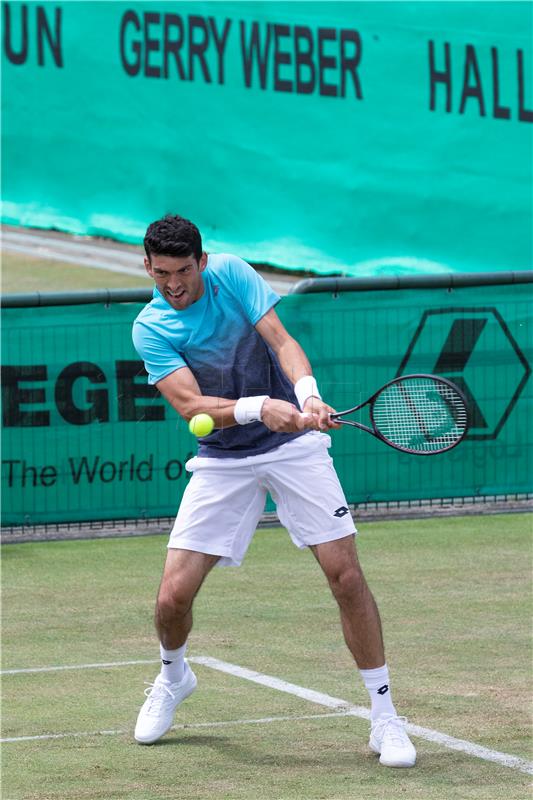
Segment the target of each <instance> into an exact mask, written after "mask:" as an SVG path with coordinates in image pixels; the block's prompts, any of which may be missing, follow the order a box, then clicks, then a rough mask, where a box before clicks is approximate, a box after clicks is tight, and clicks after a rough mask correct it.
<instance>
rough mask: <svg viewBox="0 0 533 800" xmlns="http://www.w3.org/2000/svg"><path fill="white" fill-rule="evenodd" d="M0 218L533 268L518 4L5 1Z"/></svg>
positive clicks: (526, 66)
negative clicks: (157, 224) (164, 228)
mask: <svg viewBox="0 0 533 800" xmlns="http://www.w3.org/2000/svg"><path fill="white" fill-rule="evenodd" d="M1 11H2V16H3V20H2V21H3V36H2V44H3V47H2V103H3V116H2V122H3V125H2V161H3V199H4V204H3V217H2V218H3V220H4V221H5V222H8V223H12V224H16V225H27V226H35V227H43V228H57V229H60V230H64V231H70V232H72V233H78V234H91V235H104V236H111V237H114V238H117V239H121V240H125V241H130V242H139V241H140V240H141V238H142V236H143V234H144V231H145V229H146V226H147V224H148V223H149V222H150V221H152V220H153V219H155V218H156V217H159V216H161V215H162V214H164V213H167V212H168V211H172V212H174V213H181V214H183V215H184V216H187V217H190V218H191V219H193V220H194V221H195V222H197V224H198V225H199V227H200V228H201V230H202V231H203V233H204V235H205V240H206V245H207V247H208V248H209V249H211V250H217V251H224V250H226V251H230V252H238V253H239V254H240V255H242V256H243V257H244V258H246V259H248V260H249V261H254V262H267V263H271V264H274V265H278V266H284V267H288V268H299V269H309V270H314V271H316V272H320V273H330V272H332V271H336V272H341V273H344V274H353V275H376V274H383V273H390V272H394V273H397V272H402V271H404V272H413V271H415V272H416V271H421V272H428V271H432V272H438V271H442V272H450V271H466V272H472V271H480V270H483V271H487V270H499V269H505V270H520V269H528V268H531V265H532V262H533V238H532V237H533V212H532V202H533V201H532V194H531V185H532V177H533V126H532V124H531V123H532V122H533V79H532V75H533V56H532V44H531V43H532V38H531V30H532V19H533V7H532V4H531V3H527V2H507V1H505V2H309V3H301V2H247V1H245V2H224V3H221V2H192V0H191V1H189V2H187V1H186V0H183V2H179V3H167V2H163V0H161V2H53V0H50V1H49V2H46V3H35V2H4V3H3V4H2V9H1Z"/></svg>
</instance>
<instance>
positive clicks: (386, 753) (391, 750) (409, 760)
mask: <svg viewBox="0 0 533 800" xmlns="http://www.w3.org/2000/svg"><path fill="white" fill-rule="evenodd" d="M406 722H407V720H406V719H405V717H379V718H378V719H376V720H375V721H374V722H373V723H372V728H371V730H370V741H369V743H368V746H369V747H370V749H371V750H373V751H374V753H379V754H380V759H379V763H380V764H383V766H385V767H414V765H415V762H416V750H415V748H414V745H413V743H412V742H411V740H410V739H409V737H408V735H407V733H406V732H405V723H406Z"/></svg>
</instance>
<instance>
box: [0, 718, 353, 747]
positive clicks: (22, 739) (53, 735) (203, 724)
mask: <svg viewBox="0 0 533 800" xmlns="http://www.w3.org/2000/svg"><path fill="white" fill-rule="evenodd" d="M347 716H348V712H347V711H342V710H341V711H336V712H334V713H331V714H302V715H300V716H287V717H260V718H259V719H230V720H226V721H225V722H220V721H217V722H191V723H185V724H183V725H173V726H172V727H171V729H170V730H171V731H185V730H189V728H226V727H228V726H230V725H265V724H268V723H270V722H294V721H296V720H302V719H331V717H347ZM126 734H128V735H129V736H131V730H125V731H81V732H79V733H43V734H41V735H39V736H10V737H6V738H5V739H0V742H2V744H5V743H6V742H33V741H37V740H41V739H72V738H78V737H81V736H122V735H126Z"/></svg>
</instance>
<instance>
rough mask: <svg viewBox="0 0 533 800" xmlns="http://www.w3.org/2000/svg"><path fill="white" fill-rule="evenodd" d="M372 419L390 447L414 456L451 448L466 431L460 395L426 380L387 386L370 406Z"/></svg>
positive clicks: (421, 379) (463, 407)
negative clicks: (391, 445)
mask: <svg viewBox="0 0 533 800" xmlns="http://www.w3.org/2000/svg"><path fill="white" fill-rule="evenodd" d="M372 418H373V421H374V425H375V427H376V429H377V430H378V431H379V433H380V434H381V435H382V436H383V437H384V438H385V439H387V440H388V441H389V442H390V443H391V444H393V445H395V446H397V447H401V448H402V449H406V450H411V451H414V452H433V451H436V450H442V449H443V448H447V447H450V446H452V445H453V444H455V443H456V442H458V441H459V440H460V439H461V438H462V437H463V436H464V434H465V431H466V427H467V412H466V408H465V406H464V402H463V399H462V397H461V395H460V394H459V393H458V392H456V391H455V390H454V388H453V387H452V386H449V385H448V384H446V383H442V382H437V381H434V380H428V379H427V378H412V379H407V380H405V381H400V382H397V383H394V384H391V385H390V386H387V387H386V388H385V389H384V390H383V391H382V392H380V394H378V396H377V397H376V399H375V400H374V402H373V404H372Z"/></svg>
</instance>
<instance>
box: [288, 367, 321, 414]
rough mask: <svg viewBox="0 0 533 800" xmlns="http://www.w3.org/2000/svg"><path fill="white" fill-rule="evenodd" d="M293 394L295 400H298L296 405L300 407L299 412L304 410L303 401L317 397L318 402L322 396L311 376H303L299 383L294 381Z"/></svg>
mask: <svg viewBox="0 0 533 800" xmlns="http://www.w3.org/2000/svg"><path fill="white" fill-rule="evenodd" d="M294 394H295V395H296V399H297V400H298V405H299V406H300V410H301V411H303V409H304V405H305V401H306V400H308V399H309V398H310V397H318V399H319V400H321V399H322V396H321V394H320V392H319V391H318V386H317V384H316V380H315V379H314V378H313V376H312V375H304V377H303V378H300V380H299V381H296V383H295V384H294Z"/></svg>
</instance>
